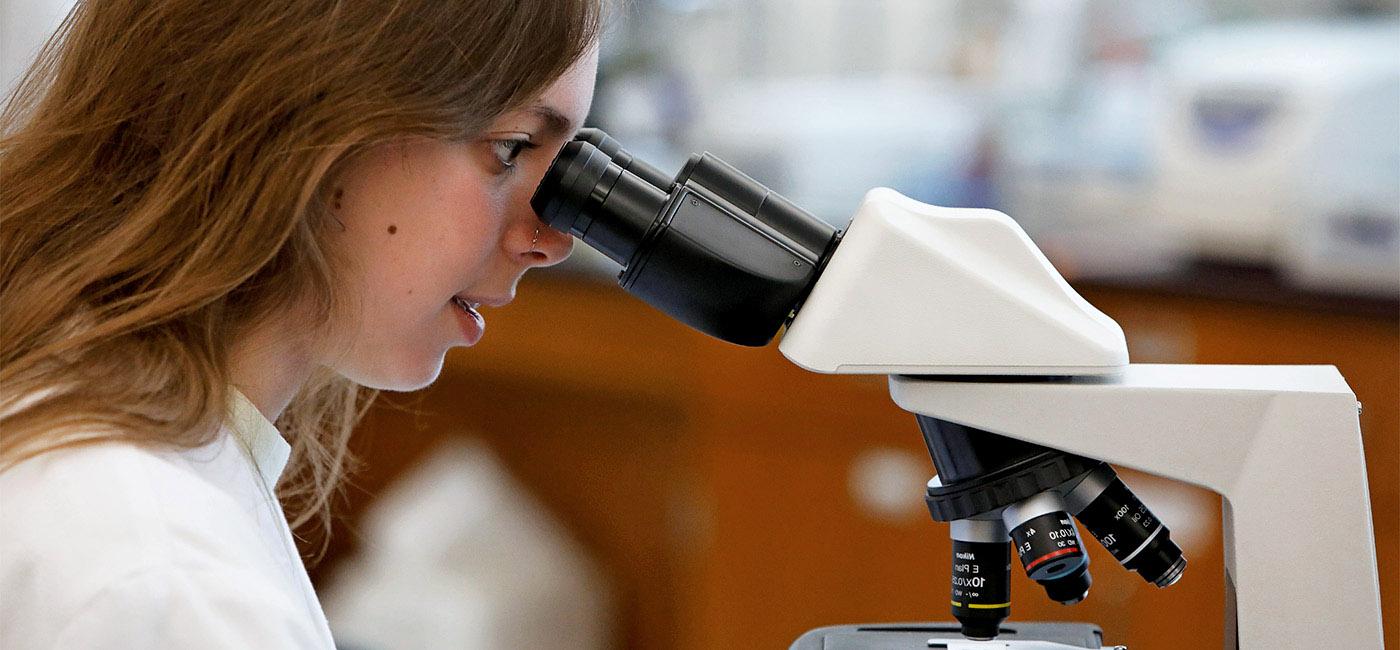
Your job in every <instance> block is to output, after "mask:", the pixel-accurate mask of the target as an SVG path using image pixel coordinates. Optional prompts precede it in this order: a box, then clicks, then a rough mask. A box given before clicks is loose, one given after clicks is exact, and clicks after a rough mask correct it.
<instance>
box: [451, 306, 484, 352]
mask: <svg viewBox="0 0 1400 650" xmlns="http://www.w3.org/2000/svg"><path fill="white" fill-rule="evenodd" d="M447 306H448V307H449V308H451V309H452V311H453V313H455V314H456V315H457V325H458V326H459V327H461V328H462V337H463V338H465V339H466V344H467V345H476V342H477V341H480V340H481V336H482V334H485V333H486V319H485V318H482V317H481V314H479V313H477V312H476V310H472V312H471V313H467V312H465V311H463V310H462V308H461V307H458V306H457V302H456V301H450V302H449V303H448V305H447Z"/></svg>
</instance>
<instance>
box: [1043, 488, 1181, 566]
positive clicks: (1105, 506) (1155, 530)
mask: <svg viewBox="0 0 1400 650" xmlns="http://www.w3.org/2000/svg"><path fill="white" fill-rule="evenodd" d="M1069 501H1070V502H1071V504H1073V503H1074V502H1076V501H1079V502H1083V501H1088V504H1087V505H1084V507H1083V509H1081V510H1080V511H1079V513H1078V514H1077V515H1075V516H1076V518H1077V519H1079V523H1082V524H1084V527H1085V528H1086V529H1088V530H1089V533H1090V534H1092V535H1093V536H1094V538H1095V539H1097V540H1099V543H1100V544H1103V547H1104V548H1106V549H1108V552H1109V553H1111V554H1113V557H1114V559H1116V560H1118V562H1119V563H1120V564H1122V565H1123V567H1124V568H1126V569H1128V570H1130V571H1136V572H1137V573H1138V574H1139V575H1141V576H1142V578H1143V579H1144V580H1146V581H1148V582H1150V583H1152V584H1154V585H1157V586H1158V587H1169V586H1171V585H1172V584H1174V583H1176V581H1177V580H1180V579H1181V574H1182V572H1183V571H1185V570H1186V557H1185V556H1184V555H1183V554H1182V552H1181V547H1179V546H1177V545H1176V543H1175V542H1173V541H1171V531H1169V530H1167V527H1166V525H1164V524H1163V523H1162V521H1161V520H1160V519H1158V518H1157V516H1156V515H1154V514H1152V511H1151V510H1148V509H1147V506H1146V505H1144V504H1143V502H1142V501H1141V500H1139V499H1138V498H1137V495H1135V494H1133V492H1132V490H1130V489H1128V486H1127V485H1126V484H1124V483H1123V481H1122V479H1120V478H1118V475H1117V473H1116V472H1114V471H1113V469H1112V468H1111V467H1109V466H1108V465H1102V466H1100V467H1099V468H1097V469H1095V470H1094V471H1093V472H1091V473H1090V475H1089V476H1088V477H1087V478H1085V479H1084V481H1083V482H1081V483H1080V484H1079V485H1078V486H1076V487H1075V489H1074V490H1073V491H1071V492H1070V495H1069Z"/></svg>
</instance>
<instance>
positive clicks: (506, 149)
mask: <svg viewBox="0 0 1400 650" xmlns="http://www.w3.org/2000/svg"><path fill="white" fill-rule="evenodd" d="M538 146H539V145H537V144H534V143H532V142H530V141H529V140H526V139H523V138H511V139H506V140H492V141H491V151H492V153H494V154H495V155H496V161H497V162H499V163H501V167H502V168H503V169H507V170H509V169H512V168H514V167H515V159H516V158H518V157H520V154H521V153H523V152H524V151H525V150H527V149H534V148H535V147H538Z"/></svg>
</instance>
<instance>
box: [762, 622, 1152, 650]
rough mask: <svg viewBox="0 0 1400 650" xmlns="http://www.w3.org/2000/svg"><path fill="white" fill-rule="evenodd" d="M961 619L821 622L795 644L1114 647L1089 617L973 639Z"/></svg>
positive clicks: (796, 648) (963, 649)
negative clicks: (1106, 642)
mask: <svg viewBox="0 0 1400 650" xmlns="http://www.w3.org/2000/svg"><path fill="white" fill-rule="evenodd" d="M958 629H959V628H958V624H957V623H876V624H871V625H835V626H831V627H819V628H817V629H815V630H812V631H810V632H808V633H806V634H803V635H802V636H801V637H800V638H798V639H797V640H796V641H794V642H793V644H792V647H791V649H790V650H913V649H915V648H918V649H919V650H927V649H928V648H940V649H942V650H1082V649H1084V648H1089V649H1090V650H1108V649H1111V648H1116V649H1124V648H1125V646H1105V645H1103V632H1102V631H1101V630H1100V629H1099V627H1098V626H1097V625H1090V624H1089V623H1008V624H1005V625H1002V626H1001V635H999V636H998V637H997V638H996V639H995V640H994V641H971V640H968V639H967V638H966V637H964V636H963V635H962V634H961V633H959V632H958Z"/></svg>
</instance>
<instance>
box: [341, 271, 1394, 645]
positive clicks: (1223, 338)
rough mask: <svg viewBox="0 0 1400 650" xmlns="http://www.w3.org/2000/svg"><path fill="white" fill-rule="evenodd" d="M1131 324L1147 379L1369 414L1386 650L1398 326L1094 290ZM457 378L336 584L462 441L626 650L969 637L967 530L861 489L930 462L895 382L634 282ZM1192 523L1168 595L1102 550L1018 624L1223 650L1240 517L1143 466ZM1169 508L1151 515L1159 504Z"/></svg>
mask: <svg viewBox="0 0 1400 650" xmlns="http://www.w3.org/2000/svg"><path fill="white" fill-rule="evenodd" d="M1082 291H1083V293H1084V295H1085V297H1086V298H1088V299H1089V300H1090V301H1091V302H1093V303H1094V304H1096V305H1098V306H1099V307H1100V308H1101V309H1103V310H1104V311H1105V312H1106V313H1108V314H1109V315H1110V316H1112V317H1114V318H1115V319H1117V320H1118V322H1119V323H1121V324H1122V325H1123V327H1124V329H1125V331H1126V332H1127V333H1128V339H1129V347H1130V349H1131V352H1132V356H1133V359H1134V361H1139V362H1178V363H1180V362H1200V363H1330V364H1335V365H1337V366H1338V367H1339V368H1340V369H1341V371H1342V373H1343V374H1344V375H1345V376H1346V377H1347V380H1348V381H1349V382H1350V384H1351V386H1352V387H1353V388H1354V390H1355V391H1356V393H1357V395H1358V397H1359V399H1360V400H1361V401H1362V402H1363V403H1364V404H1365V407H1366V408H1365V411H1364V413H1363V416H1362V430H1363V432H1364V435H1365V439H1366V445H1367V461H1368V467H1369V472H1370V481H1371V490H1372V502H1373V503H1372V507H1373V510H1374V513H1375V522H1376V537H1377V545H1378V554H1379V560H1380V570H1381V575H1382V576H1383V578H1382V590H1383V600H1384V607H1385V621H1386V627H1387V634H1388V635H1389V636H1388V638H1389V639H1391V640H1392V641H1391V644H1392V645H1394V644H1395V643H1394V641H1393V640H1394V639H1395V634H1396V615H1397V584H1396V583H1397V579H1396V577H1395V576H1397V575H1400V557H1397V539H1400V537H1397V507H1398V506H1397V499H1400V483H1398V482H1397V481H1400V462H1398V461H1400V452H1397V441H1400V413H1397V410H1400V325H1398V324H1397V323H1398V322H1400V315H1394V314H1392V315H1385V314H1381V315H1376V314H1347V313H1339V312H1333V311H1326V310H1318V309H1312V308H1298V307H1289V306H1263V305H1259V304H1255V303H1252V302H1248V301H1243V302H1241V301H1232V300H1223V299H1218V300H1217V299H1206V298H1199V297H1182V296H1179V295H1172V294H1171V293H1162V292H1153V291H1143V290H1137V289H1132V288H1111V287H1093V286H1086V287H1082ZM487 319H488V329H487V335H486V337H485V339H484V341H483V342H482V343H480V344H479V345H478V346H477V347H475V348H472V349H470V350H456V351H454V352H453V353H452V354H451V355H450V356H449V361H448V365H447V368H446V369H445V371H444V374H443V377H442V379H441V380H440V381H439V382H438V383H437V384H435V385H434V386H433V387H432V388H431V389H428V390H426V391H423V392H421V393H418V394H414V395H409V396H405V395H386V396H383V397H381V398H380V402H379V404H378V405H377V406H376V407H375V409H374V410H373V411H372V412H371V414H370V416H369V417H368V418H367V419H366V421H365V422H364V424H363V426H362V428H361V431H360V432H359V433H358V434H357V438H356V442H355V446H356V449H357V451H358V453H359V455H360V457H361V458H362V459H363V460H364V461H365V469H364V470H363V471H362V472H361V473H360V474H359V475H358V477H357V479H356V480H355V485H356V486H357V487H356V488H355V489H352V490H351V491H350V492H349V495H350V503H349V506H348V508H347V515H348V519H347V521H346V522H344V523H342V525H340V526H339V530H338V531H337V535H336V537H335V539H334V541H333V543H332V545H331V551H330V554H329V555H328V557H327V560H326V562H325V563H323V565H322V566H323V567H326V566H329V565H330V564H331V563H333V562H334V561H335V560H336V559H337V558H339V557H343V556H344V555H345V554H346V553H347V552H349V551H352V550H353V549H354V538H353V534H352V533H351V532H350V531H352V530H353V521H354V517H355V515H356V514H357V513H359V512H360V511H362V510H363V508H364V506H365V505H366V503H368V501H369V500H370V499H372V497H373V494H374V493H375V492H376V491H377V490H379V489H380V488H382V486H384V485H385V484H386V483H387V482H389V481H391V480H392V479H393V477H394V476H396V475H397V474H399V473H400V472H402V471H404V470H405V468H407V467H409V466H411V464H412V463H413V462H414V461H415V460H416V459H418V458H420V457H421V456H422V455H423V454H425V453H427V452H428V451H429V450H430V449H431V448H432V446H433V445H434V444H436V443H437V442H439V441H440V440H442V439H443V438H445V437H450V436H473V437H477V438H480V439H483V440H485V441H487V442H488V443H489V444H490V446H491V447H492V448H493V449H494V450H495V452H496V453H498V454H499V455H500V457H501V459H502V460H503V461H504V463H505V464H506V465H507V466H508V467H509V468H510V469H511V471H513V472H514V474H515V475H516V476H517V477H518V478H519V479H520V481H521V482H522V483H523V484H524V485H526V486H528V487H529V489H530V490H531V491H532V492H533V493H534V495H535V496H536V497H537V498H539V499H540V500H541V501H542V502H543V503H545V504H546V505H547V506H548V507H549V508H550V509H551V511H552V512H553V513H554V514H555V515H556V516H557V517H558V518H559V519H560V520H561V521H562V522H564V524H565V525H566V526H567V527H568V529H569V530H570V531H571V532H572V533H573V535H574V536H575V537H576V538H577V539H578V540H579V542H580V543H581V544H582V545H583V547H585V548H586V549H588V551H589V552H590V553H591V555H592V556H593V558H594V559H595V561H596V562H597V563H598V564H599V566H600V567H602V568H603V569H604V571H605V573H606V575H607V576H608V579H609V580H610V582H611V588H612V592H613V593H612V597H613V602H614V603H616V605H617V610H618V611H617V614H618V617H617V620H616V621H615V623H614V627H615V628H616V630H617V645H618V646H619V647H629V648H682V649H688V648H695V649H698V648H707V649H710V648H778V647H787V644H789V643H790V642H791V641H792V640H793V639H795V638H796V637H797V636H799V635H800V634H801V633H802V632H804V631H805V630H807V629H810V628H813V627H818V626H822V625H831V624H838V623H864V622H878V621H909V620H948V619H949V618H950V616H949V612H948V604H947V603H948V598H947V595H948V573H949V543H948V541H947V529H946V527H945V526H943V525H941V524H935V523H933V522H932V521H930V520H929V519H928V516H927V512H925V511H922V510H920V509H919V508H918V507H917V503H918V498H919V494H920V492H921V490H922V482H923V481H924V480H926V479H927V475H921V476H920V477H919V478H918V480H917V481H916V482H914V483H913V484H911V485H909V487H908V489H909V490H910V491H911V499H912V500H913V501H914V502H915V504H916V507H914V508H911V509H907V510H903V511H898V512H895V513H893V514H891V513H890V512H884V513H881V512H878V511H872V510H871V509H870V508H869V507H866V506H863V505H861V502H860V501H859V500H858V499H857V498H855V497H853V490H852V487H851V484H852V478H851V476H852V471H853V467H854V466H855V465H856V464H857V463H858V462H859V459H862V458H868V457H869V454H871V453H872V452H879V453H881V454H884V455H886V456H889V455H891V454H892V455H894V456H896V457H904V456H907V457H908V458H913V459H916V460H917V461H918V462H920V463H924V464H927V465H928V469H927V474H931V473H932V466H931V464H929V463H928V461H927V453H926V451H925V450H924V448H923V444H922V441H921V437H920V435H919V432H918V429H917V428H916V426H915V423H914V419H913V417H912V416H910V415H909V414H908V413H906V412H904V411H901V410H900V409H899V408H897V407H896V406H894V404H893V403H892V402H890V400H889V396H888V394H887V391H886V385H885V381H884V379H883V378H882V377H832V376H824V375H816V374H812V373H807V372H804V371H802V370H800V369H798V368H796V367H795V366H793V365H792V364H790V363H788V362H787V361H786V360H785V359H784V358H783V357H782V356H781V355H780V354H779V353H778V351H777V348H776V345H773V346H769V347H767V348H764V349H759V350H753V349H747V348H739V347H736V346H731V345H728V344H724V343H720V342H717V341H714V340H711V339H709V338H707V337H705V336H703V335H700V334H697V333H694V332H692V331H690V330H688V329H685V328H684V327H682V326H680V325H678V324H676V323H675V322H673V321H671V320H670V319H669V318H668V317H665V316H663V315H661V314H659V313H657V312H654V311H653V310H651V309H650V308H648V307H646V306H645V305H643V304H641V303H640V302H638V301H636V300H635V299H633V298H631V297H629V296H627V295H626V294H624V293H623V292H622V291H621V290H620V289H617V288H616V287H614V286H611V285H608V284H604V283H602V282H597V281H593V280H584V279H576V278H572V277H569V276H565V275H561V274H552V275H540V276H532V277H531V278H530V279H529V280H527V281H526V282H525V283H523V284H522V287H521V291H520V297H519V298H518V299H517V301H516V302H515V303H514V304H513V305H511V306H510V307H508V308H505V309H502V310H496V311H493V312H490V313H487ZM1123 476H1124V478H1125V480H1126V481H1128V482H1129V483H1130V484H1131V485H1133V486H1134V488H1135V489H1137V490H1138V491H1139V493H1141V494H1142V495H1143V496H1144V498H1145V499H1148V500H1149V505H1150V506H1153V507H1154V509H1157V510H1158V511H1159V514H1162V515H1163V517H1164V518H1169V515H1168V514H1167V513H1168V512H1171V513H1173V514H1174V515H1175V516H1176V517H1178V518H1179V521H1171V520H1170V519H1169V521H1168V525H1169V526H1172V527H1173V528H1174V529H1176V528H1181V529H1182V530H1190V531H1194V532H1193V533H1192V534H1191V535H1190V536H1189V539H1188V543H1186V544H1184V547H1185V550H1186V552H1187V554H1188V556H1189V560H1190V566H1189V567H1188V569H1187V572H1186V575H1185V577H1184V578H1183V579H1182V581H1181V582H1180V583H1178V584H1177V585H1175V586H1173V587H1171V588H1169V589H1166V590H1159V589H1156V588H1155V587H1151V586H1150V585H1147V584H1146V583H1144V582H1143V581H1142V580H1141V579H1140V578H1138V577H1137V576H1135V575H1130V574H1128V573H1127V572H1125V571H1123V570H1121V569H1120V568H1119V567H1117V566H1116V565H1115V563H1114V562H1113V559H1112V558H1111V557H1110V556H1109V555H1108V554H1107V553H1106V552H1104V551H1103V550H1102V549H1101V548H1098V547H1097V546H1096V545H1093V544H1090V545H1089V547H1090V554H1091V560H1092V570H1093V578H1094V587H1093V589H1092V591H1091V593H1090V596H1089V599H1088V600H1087V601H1086V602H1084V603H1082V604H1080V605H1078V606H1075V607H1061V606H1059V605H1056V604H1053V603H1050V602H1048V601H1047V600H1046V599H1045V598H1044V597H1043V595H1042V594H1041V593H1040V591H1039V587H1038V586H1036V585H1035V584H1034V583H1031V582H1029V581H1027V580H1026V579H1025V578H1024V577H1023V576H1022V575H1020V573H1019V572H1015V574H1016V577H1015V581H1014V584H1013V587H1012V589H1013V603H1014V604H1013V619H1023V620H1076V621H1090V622H1095V623H1098V624H1100V625H1101V626H1102V627H1103V628H1104V630H1105V632H1106V634H1107V639H1108V640H1109V641H1111V642H1115V643H1126V644H1128V645H1129V646H1130V647H1132V648H1134V650H1150V649H1154V648H1162V649H1166V648H1185V647H1218V646H1219V645H1220V643H1221V631H1220V627H1221V621H1222V615H1221V609H1222V607H1223V594H1222V591H1223V585H1222V583H1223V580H1222V577H1221V572H1222V568H1221V566H1222V565H1221V562H1222V560H1221V549H1220V542H1219V531H1220V523H1219V522H1220V508H1219V499H1218V497H1216V496H1215V495H1214V494H1211V493H1209V492H1206V491H1204V490H1201V489H1198V488H1194V487H1190V486H1184V485H1181V484H1176V483H1174V482H1170V481H1165V480H1163V479H1158V478H1156V477H1149V476H1143V475H1141V474H1137V473H1134V472H1131V471H1125V472H1123ZM1153 495H1157V497H1158V498H1159V499H1167V500H1168V501H1170V503H1168V504H1163V503H1160V502H1153V501H1151V499H1152V496H1153Z"/></svg>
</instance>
